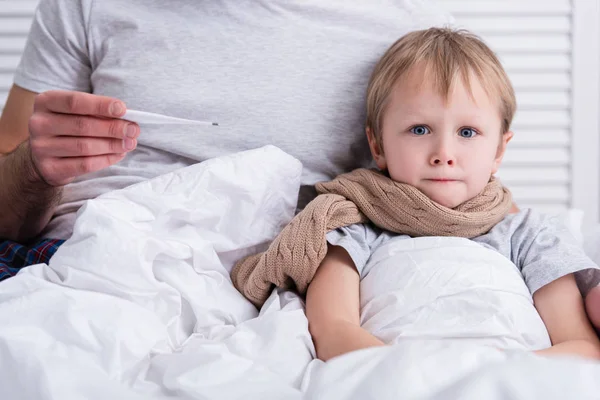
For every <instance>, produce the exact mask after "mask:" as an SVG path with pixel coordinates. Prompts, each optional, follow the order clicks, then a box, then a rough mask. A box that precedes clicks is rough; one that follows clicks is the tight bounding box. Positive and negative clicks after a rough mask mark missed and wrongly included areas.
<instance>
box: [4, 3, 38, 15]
mask: <svg viewBox="0 0 600 400" xmlns="http://www.w3.org/2000/svg"><path fill="white" fill-rule="evenodd" d="M37 4H38V2H37V1H32V0H0V17H6V16H9V17H12V16H30V15H33V13H34V12H35V9H36V7H37Z"/></svg>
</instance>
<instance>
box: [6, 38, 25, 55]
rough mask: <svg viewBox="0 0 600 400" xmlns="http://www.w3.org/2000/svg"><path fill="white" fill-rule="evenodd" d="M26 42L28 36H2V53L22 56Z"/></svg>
mask: <svg viewBox="0 0 600 400" xmlns="http://www.w3.org/2000/svg"><path fill="white" fill-rule="evenodd" d="M26 41H27V36H14V37H11V36H0V52H2V53H5V52H6V53H12V54H21V52H22V51H23V49H24V48H25V42H26Z"/></svg>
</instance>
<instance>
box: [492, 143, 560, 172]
mask: <svg viewBox="0 0 600 400" xmlns="http://www.w3.org/2000/svg"><path fill="white" fill-rule="evenodd" d="M570 160H571V155H570V152H569V150H568V149H566V148H555V149H553V148H548V149H538V148H531V149H522V148H513V149H509V150H507V151H506V153H505V154H504V164H505V165H506V166H507V167H512V168H514V167H521V166H530V165H533V166H539V165H544V166H562V165H569V162H570Z"/></svg>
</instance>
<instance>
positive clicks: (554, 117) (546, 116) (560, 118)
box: [513, 110, 571, 130]
mask: <svg viewBox="0 0 600 400" xmlns="http://www.w3.org/2000/svg"><path fill="white" fill-rule="evenodd" d="M570 123H571V114H570V113H569V111H567V110H558V111H553V110H550V111H529V110H518V111H517V113H516V115H515V118H514V121H513V127H514V129H516V130H519V129H523V128H525V127H534V128H546V127H548V128H569V127H570Z"/></svg>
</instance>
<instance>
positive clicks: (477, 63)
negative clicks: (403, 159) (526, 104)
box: [366, 28, 517, 147]
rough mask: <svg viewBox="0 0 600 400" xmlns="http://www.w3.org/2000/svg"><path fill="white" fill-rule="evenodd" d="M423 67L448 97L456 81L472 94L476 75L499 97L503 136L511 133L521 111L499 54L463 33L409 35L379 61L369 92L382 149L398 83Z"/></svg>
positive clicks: (370, 115) (371, 124)
mask: <svg viewBox="0 0 600 400" xmlns="http://www.w3.org/2000/svg"><path fill="white" fill-rule="evenodd" d="M418 64H421V65H423V67H424V68H425V71H426V74H425V77H427V78H431V79H434V85H435V86H436V87H437V89H438V90H439V92H440V94H441V95H442V96H444V97H446V98H447V97H448V94H449V92H450V89H451V88H452V85H453V84H454V82H455V81H456V77H457V76H460V77H461V78H462V80H463V82H465V84H466V85H467V87H468V88H469V90H470V87H471V86H470V79H469V77H470V74H474V75H475V76H476V77H477V78H478V79H479V81H480V83H481V85H482V86H483V88H484V89H485V91H486V93H487V94H488V96H490V97H492V98H493V97H497V99H498V101H499V105H500V116H501V118H502V133H505V132H507V131H508V130H509V129H510V124H511V122H512V119H513V116H514V114H515V109H516V106H517V105H516V103H517V102H516V99H515V93H514V89H513V87H512V84H511V83H510V80H509V79H508V76H507V74H506V72H505V71H504V68H502V65H501V64H500V61H499V60H498V58H497V57H496V55H495V54H494V52H493V51H492V50H491V49H490V48H489V47H488V46H486V45H485V43H483V41H482V40H481V39H479V37H477V36H476V35H474V34H472V33H469V32H467V31H464V30H452V29H449V28H430V29H426V30H421V31H415V32H411V33H408V34H407V35H405V36H403V37H402V38H400V39H399V40H398V41H396V43H394V44H393V45H392V46H391V47H390V48H389V49H388V50H387V51H386V53H385V54H384V55H383V57H382V58H381V59H380V60H379V62H378V63H377V65H376V66H375V69H374V71H373V73H372V75H371V79H370V81H369V86H368V89H367V124H366V125H367V128H368V129H370V130H371V132H372V133H373V135H374V137H375V139H376V141H377V143H378V144H379V146H380V147H381V134H382V132H381V128H382V127H381V124H382V121H383V115H384V112H385V109H386V106H387V103H388V100H389V97H390V94H391V92H392V89H393V87H394V86H395V84H396V82H397V81H398V79H400V78H401V77H402V76H404V75H405V74H406V73H408V72H410V71H411V69H412V68H413V67H414V66H415V65H418Z"/></svg>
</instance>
